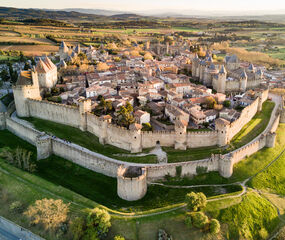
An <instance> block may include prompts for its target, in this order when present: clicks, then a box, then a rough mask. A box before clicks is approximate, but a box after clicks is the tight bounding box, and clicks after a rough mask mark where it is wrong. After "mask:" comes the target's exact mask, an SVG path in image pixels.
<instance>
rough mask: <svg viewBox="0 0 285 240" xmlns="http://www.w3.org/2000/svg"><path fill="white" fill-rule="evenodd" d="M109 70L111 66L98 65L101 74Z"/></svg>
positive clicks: (100, 63) (101, 63) (105, 64)
mask: <svg viewBox="0 0 285 240" xmlns="http://www.w3.org/2000/svg"><path fill="white" fill-rule="evenodd" d="M108 69H109V66H108V65H107V63H103V62H99V63H98V64H97V71H99V72H104V71H107V70H108Z"/></svg>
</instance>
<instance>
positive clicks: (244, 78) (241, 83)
mask: <svg viewBox="0 0 285 240" xmlns="http://www.w3.org/2000/svg"><path fill="white" fill-rule="evenodd" d="M246 86H247V74H246V72H245V70H243V72H242V73H241V75H240V79H239V90H240V91H241V92H245V91H246Z"/></svg>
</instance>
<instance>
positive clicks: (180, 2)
mask: <svg viewBox="0 0 285 240" xmlns="http://www.w3.org/2000/svg"><path fill="white" fill-rule="evenodd" d="M0 6H9V7H17V8H56V9H59V8H93V9H95V8H99V9H112V10H124V11H131V10H139V11H141V10H191V9H192V10H193V9H195V10H196V9H197V10H204V11H217V10H220V11H225V10H231V11H252V10H255V11H259V10H269V11H270V10H281V9H282V10H285V0H270V1H268V0H171V1H170V0H0Z"/></svg>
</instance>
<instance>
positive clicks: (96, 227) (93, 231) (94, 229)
mask: <svg viewBox="0 0 285 240" xmlns="http://www.w3.org/2000/svg"><path fill="white" fill-rule="evenodd" d="M86 227H87V229H86V239H94V240H97V239H100V238H101V237H103V236H105V235H106V234H107V233H108V231H109V228H110V227H111V217H110V215H109V213H108V212H107V211H106V210H104V209H100V208H94V209H92V210H90V211H89V214H88V216H87V218H86Z"/></svg>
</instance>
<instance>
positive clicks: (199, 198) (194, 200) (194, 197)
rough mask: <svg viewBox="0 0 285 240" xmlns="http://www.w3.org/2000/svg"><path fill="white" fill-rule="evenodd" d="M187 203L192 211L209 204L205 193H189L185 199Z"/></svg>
mask: <svg viewBox="0 0 285 240" xmlns="http://www.w3.org/2000/svg"><path fill="white" fill-rule="evenodd" d="M185 201H186V203H187V207H188V209H189V210H191V211H195V212H196V211H200V210H201V209H203V208H205V207H206V205H207V198H206V196H205V194H204V193H202V192H199V193H194V192H191V193H188V194H187V195H186V199H185Z"/></svg>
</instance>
